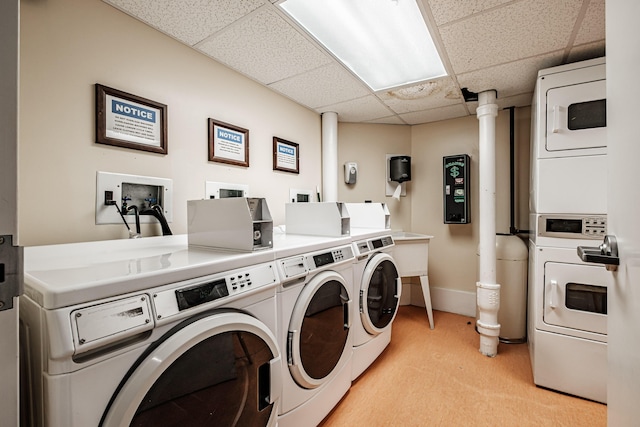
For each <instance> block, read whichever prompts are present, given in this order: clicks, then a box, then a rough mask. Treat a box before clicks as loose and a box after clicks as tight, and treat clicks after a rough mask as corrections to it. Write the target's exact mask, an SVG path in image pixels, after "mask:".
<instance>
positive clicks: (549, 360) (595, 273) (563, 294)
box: [528, 243, 613, 403]
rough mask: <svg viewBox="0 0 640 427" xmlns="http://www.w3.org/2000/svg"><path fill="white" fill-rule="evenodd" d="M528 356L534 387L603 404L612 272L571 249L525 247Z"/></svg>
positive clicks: (605, 398) (604, 400)
mask: <svg viewBox="0 0 640 427" xmlns="http://www.w3.org/2000/svg"><path fill="white" fill-rule="evenodd" d="M529 253H530V260H529V267H530V269H529V307H528V310H529V330H528V336H529V352H530V357H531V366H532V371H533V380H534V382H535V384H537V385H539V386H542V387H546V388H550V389H553V390H558V391H561V392H564V393H569V394H572V395H575V396H580V397H584V398H587V399H591V400H595V401H598V402H602V403H606V401H607V294H608V290H609V289H610V288H611V286H612V284H613V283H612V278H611V274H610V273H609V272H608V271H606V267H605V266H604V265H602V264H592V263H585V262H583V261H582V260H581V259H580V257H579V256H578V254H577V252H576V248H575V246H574V247H559V246H555V247H551V246H537V245H535V244H533V243H530V248H529Z"/></svg>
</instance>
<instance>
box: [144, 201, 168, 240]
mask: <svg viewBox="0 0 640 427" xmlns="http://www.w3.org/2000/svg"><path fill="white" fill-rule="evenodd" d="M140 215H151V216H153V217H154V218H155V219H157V220H158V222H159V223H160V227H161V228H162V235H163V236H171V235H172V234H173V233H171V229H170V228H169V223H168V222H167V219H166V218H165V216H164V213H163V212H162V207H161V206H160V205H158V204H155V205H151V206H150V207H148V208H145V209H142V210H141V211H140Z"/></svg>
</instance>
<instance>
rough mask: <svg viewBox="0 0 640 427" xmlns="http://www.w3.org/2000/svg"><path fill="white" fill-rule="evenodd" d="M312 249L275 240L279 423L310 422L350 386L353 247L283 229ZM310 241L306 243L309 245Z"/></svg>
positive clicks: (294, 426) (344, 241)
mask: <svg viewBox="0 0 640 427" xmlns="http://www.w3.org/2000/svg"><path fill="white" fill-rule="evenodd" d="M287 239H289V241H290V242H292V241H295V240H298V239H300V241H307V242H308V243H307V247H313V246H315V247H316V248H317V247H318V245H320V246H325V245H327V244H328V243H329V242H331V241H332V240H333V245H334V246H332V247H327V248H325V249H317V250H315V251H312V252H307V253H303V254H298V255H291V256H285V254H291V253H296V252H299V251H300V249H301V248H302V247H304V246H299V245H296V244H289V245H286V244H283V243H281V244H280V245H279V244H278V243H277V242H278V239H274V251H275V252H276V258H278V259H277V260H276V264H277V267H278V272H279V275H280V280H281V282H282V283H281V285H280V286H279V288H278V292H277V307H278V316H279V319H278V344H279V345H280V348H281V349H282V350H283V353H284V355H285V356H286V358H285V360H286V362H285V363H286V367H283V378H282V386H283V388H282V397H281V413H280V416H279V417H278V425H279V426H280V427H288V426H292V427H298V426H315V425H317V424H319V423H320V422H321V421H322V419H324V417H325V416H327V414H329V412H330V411H331V410H332V409H333V408H334V407H335V405H336V404H337V403H338V402H339V401H340V399H341V398H342V397H343V396H344V395H345V393H346V392H347V391H348V390H349V388H350V387H351V354H352V333H351V323H352V319H351V306H352V304H353V297H352V263H353V248H352V246H351V243H350V238H348V237H346V238H333V239H327V238H318V237H310V236H298V237H294V236H293V235H288V237H287ZM308 245H311V246H308Z"/></svg>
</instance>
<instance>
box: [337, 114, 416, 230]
mask: <svg viewBox="0 0 640 427" xmlns="http://www.w3.org/2000/svg"><path fill="white" fill-rule="evenodd" d="M387 154H411V127H410V126H397V125H377V124H356V123H339V125H338V166H339V168H338V175H339V176H338V199H339V200H341V201H345V202H364V201H365V200H371V201H372V202H382V203H386V204H387V207H388V208H389V212H390V213H391V228H393V229H398V230H402V229H404V230H408V229H409V227H410V226H411V200H412V198H411V195H412V192H411V185H412V183H407V189H408V190H407V196H401V197H400V200H396V199H394V198H393V197H387V196H385V182H386V181H385V180H386V160H387V158H386V155H387ZM345 162H356V163H357V164H358V180H357V182H356V183H355V184H345V182H344V163H345ZM414 170H415V168H414Z"/></svg>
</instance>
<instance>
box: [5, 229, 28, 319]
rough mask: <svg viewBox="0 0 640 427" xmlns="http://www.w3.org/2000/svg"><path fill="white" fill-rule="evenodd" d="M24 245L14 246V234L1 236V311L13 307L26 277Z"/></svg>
mask: <svg viewBox="0 0 640 427" xmlns="http://www.w3.org/2000/svg"><path fill="white" fill-rule="evenodd" d="M23 271H24V262H23V247H22V246H13V236H11V235H9V236H0V311H3V310H10V309H12V308H13V298H14V297H17V296H20V295H21V294H22V289H23V283H24V282H23V278H24V272H23Z"/></svg>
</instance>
